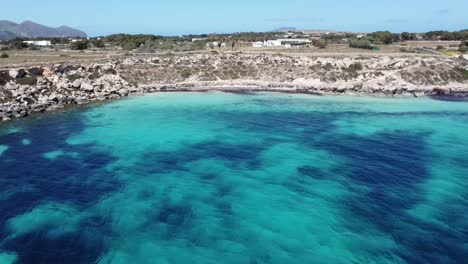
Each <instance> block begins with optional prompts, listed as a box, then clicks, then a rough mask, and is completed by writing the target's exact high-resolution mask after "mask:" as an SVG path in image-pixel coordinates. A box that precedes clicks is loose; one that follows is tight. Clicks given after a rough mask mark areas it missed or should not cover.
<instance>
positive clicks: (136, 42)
mask: <svg viewBox="0 0 468 264" xmlns="http://www.w3.org/2000/svg"><path fill="white" fill-rule="evenodd" d="M161 38H162V37H161V36H155V35H143V34H140V35H129V34H115V35H110V36H107V37H105V38H103V39H102V40H103V42H105V43H109V44H110V45H112V46H118V47H121V48H122V49H124V50H134V49H136V48H139V47H140V46H142V45H144V44H150V43H153V44H154V43H155V42H156V41H157V40H159V39H161Z"/></svg>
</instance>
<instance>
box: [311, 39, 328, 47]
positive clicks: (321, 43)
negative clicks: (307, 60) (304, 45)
mask: <svg viewBox="0 0 468 264" xmlns="http://www.w3.org/2000/svg"><path fill="white" fill-rule="evenodd" d="M312 45H314V47H317V48H319V49H325V48H327V45H328V42H327V41H326V40H324V39H316V40H314V41H313V42H312Z"/></svg>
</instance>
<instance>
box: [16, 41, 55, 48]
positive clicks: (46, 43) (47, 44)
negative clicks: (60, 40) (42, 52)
mask: <svg viewBox="0 0 468 264" xmlns="http://www.w3.org/2000/svg"><path fill="white" fill-rule="evenodd" d="M23 43H27V44H29V45H34V46H41V47H46V46H52V43H51V42H50V40H28V41H23Z"/></svg>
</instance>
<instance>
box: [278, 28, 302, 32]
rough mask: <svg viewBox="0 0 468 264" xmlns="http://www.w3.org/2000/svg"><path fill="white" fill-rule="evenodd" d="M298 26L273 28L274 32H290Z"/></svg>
mask: <svg viewBox="0 0 468 264" xmlns="http://www.w3.org/2000/svg"><path fill="white" fill-rule="evenodd" d="M296 30H297V28H295V27H280V28H277V29H274V30H272V32H289V31H296Z"/></svg>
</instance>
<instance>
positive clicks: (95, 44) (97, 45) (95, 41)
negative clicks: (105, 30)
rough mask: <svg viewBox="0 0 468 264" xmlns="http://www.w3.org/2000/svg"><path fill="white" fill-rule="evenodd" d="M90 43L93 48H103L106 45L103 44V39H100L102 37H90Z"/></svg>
mask: <svg viewBox="0 0 468 264" xmlns="http://www.w3.org/2000/svg"><path fill="white" fill-rule="evenodd" d="M90 44H91V45H92V46H93V47H95V48H104V47H106V45H105V44H104V41H102V39H92V40H91V41H90Z"/></svg>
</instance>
